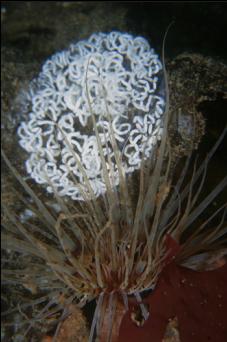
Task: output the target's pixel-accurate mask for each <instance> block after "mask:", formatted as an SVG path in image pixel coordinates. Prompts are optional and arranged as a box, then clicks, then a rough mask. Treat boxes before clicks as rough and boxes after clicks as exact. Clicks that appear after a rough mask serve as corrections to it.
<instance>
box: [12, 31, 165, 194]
mask: <svg viewBox="0 0 227 342" xmlns="http://www.w3.org/2000/svg"><path fill="white" fill-rule="evenodd" d="M163 88H164V86H163V75H162V63H161V62H160V60H159V58H158V55H157V54H156V53H155V52H154V50H153V49H152V48H151V47H150V45H149V43H148V42H147V40H146V39H144V38H142V37H134V36H132V35H130V34H126V33H120V32H111V33H108V34H105V33H96V34H92V35H91V36H90V38H89V39H87V40H83V41H79V42H78V43H76V44H71V45H70V47H69V49H68V50H64V51H62V52H58V53H56V54H55V55H53V56H52V57H51V58H50V59H48V60H47V61H46V62H45V64H44V65H43V67H42V71H41V73H40V74H39V76H38V77H37V78H36V79H35V80H33V81H32V82H31V84H30V88H29V92H28V94H27V103H28V105H27V108H29V110H28V112H27V119H26V120H25V121H24V122H22V123H21V124H20V126H19V128H18V135H19V137H20V145H21V146H22V147H23V148H24V149H25V150H26V151H27V152H28V153H29V158H28V160H27V161H26V169H27V172H28V174H29V175H30V176H31V178H33V179H34V180H35V181H36V182H37V183H40V184H44V185H46V186H47V191H48V192H50V193H51V192H53V191H54V190H53V189H55V191H56V192H57V193H58V195H59V196H69V197H71V198H72V199H73V200H84V194H86V193H87V187H86V186H85V184H84V181H85V179H86V180H88V181H89V184H90V186H91V188H92V191H93V193H94V195H95V196H96V197H97V196H99V195H101V194H103V193H105V191H106V183H105V180H104V174H103V163H102V161H101V156H100V146H101V149H102V153H103V158H104V160H105V163H106V169H107V170H108V172H109V177H110V179H111V182H112V186H113V187H114V186H117V185H118V184H119V170H118V167H117V163H116V160H115V159H116V158H115V153H114V146H115V147H116V146H117V149H118V151H120V154H121V164H122V167H123V169H124V172H125V174H130V173H132V172H133V171H135V170H136V169H139V168H140V165H141V161H142V158H145V159H146V158H148V157H150V156H151V155H152V151H153V149H154V146H155V145H156V144H157V141H158V140H159V139H160V138H161V135H162V121H163V120H162V119H163V113H164V109H165V99H164V97H163V93H164V89H163ZM94 126H95V127H94ZM97 134H98V136H99V138H98V139H97ZM113 139H114V142H115V145H114V143H113ZM88 196H89V195H88Z"/></svg>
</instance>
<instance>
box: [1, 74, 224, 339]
mask: <svg viewBox="0 0 227 342" xmlns="http://www.w3.org/2000/svg"><path fill="white" fill-rule="evenodd" d="M164 73H165V77H166V72H165V70H164ZM166 94H167V103H166V110H165V115H164V122H163V135H162V139H161V141H160V143H159V144H158V146H157V147H156V148H155V149H154V152H153V154H152V156H151V158H150V159H149V160H145V158H144V159H143V161H142V164H141V168H140V171H139V185H138V191H137V194H136V195H135V191H133V193H134V194H133V195H132V191H131V188H130V187H131V186H132V184H133V183H132V182H130V181H129V180H128V178H126V176H125V173H124V169H123V167H122V163H121V152H120V150H119V149H118V145H117V143H116V140H115V137H114V134H113V129H112V121H111V116H110V114H109V112H108V105H107V104H106V109H107V110H106V112H107V113H106V119H107V120H108V121H109V134H110V140H111V144H112V147H113V150H114V162H115V163H116V165H117V169H118V174H119V180H120V181H119V186H118V187H114V186H113V184H112V177H111V171H112V170H113V168H112V164H111V163H112V162H113V160H108V162H107V161H106V159H105V158H104V154H103V150H102V146H101V142H100V138H99V131H98V129H97V127H96V123H95V116H94V115H93V114H92V106H91V105H90V111H91V114H92V120H93V125H94V131H95V134H96V139H97V145H98V148H99V156H100V158H101V163H102V168H103V174H104V179H105V184H106V189H107V191H106V193H105V194H103V195H102V196H101V197H100V198H99V199H95V196H94V193H93V190H92V187H91V186H90V183H89V180H88V178H87V177H86V173H85V171H84V170H83V167H82V165H81V164H80V161H79V160H78V158H77V156H76V155H74V157H75V159H76V162H77V164H78V165H79V168H80V171H81V173H82V174H83V175H84V179H85V184H86V188H87V192H86V193H85V192H83V191H82V193H83V196H84V200H85V201H84V202H83V203H80V202H78V203H74V204H68V203H67V202H66V200H65V199H64V198H62V197H60V196H59V195H58V193H57V191H56V190H55V189H54V188H53V190H54V193H55V197H56V200H57V202H58V204H59V206H60V208H61V210H60V211H61V213H60V214H59V215H57V214H56V212H54V211H53V210H51V209H50V208H48V207H47V206H46V205H45V203H44V202H43V201H42V200H41V199H40V198H39V197H38V196H37V194H36V193H35V192H34V191H33V190H32V188H31V187H30V186H29V185H28V183H27V182H26V181H25V180H24V179H23V177H22V176H21V175H20V174H19V173H18V171H17V170H16V169H15V168H14V167H13V166H12V164H11V162H10V161H9V159H8V158H7V156H6V155H5V153H4V152H2V156H3V158H4V161H5V163H6V164H7V166H8V167H9V169H10V170H11V172H12V173H13V175H14V176H15V178H16V179H17V181H18V182H19V183H20V185H21V186H22V188H23V190H24V191H25V192H26V193H27V194H26V199H25V197H23V195H21V194H19V193H18V194H17V197H18V201H21V202H23V203H24V204H25V205H26V206H27V208H29V210H31V211H32V213H33V215H34V217H35V220H33V219H31V220H28V221H26V222H24V223H22V222H21V220H20V217H19V216H18V215H17V214H16V213H15V212H14V211H13V210H12V209H10V208H9V206H7V205H4V203H3V209H4V215H5V217H6V218H7V220H8V222H7V224H6V225H5V227H4V228H5V229H4V231H3V247H4V248H6V249H10V250H12V251H16V252H19V253H21V254H25V255H31V256H32V257H34V261H33V264H31V268H34V270H33V271H30V270H28V269H25V270H24V269H22V270H10V269H6V270H3V282H6V283H12V284H22V285H23V284H24V285H25V286H27V287H28V283H29V284H33V285H34V286H35V287H37V288H38V289H39V290H40V292H42V291H43V292H44V294H43V295H42V296H41V297H40V298H38V299H37V298H36V299H34V300H32V301H31V302H29V303H26V302H25V303H24V304H22V305H21V306H20V310H22V311H23V310H25V309H26V308H27V307H28V306H31V307H33V308H34V307H35V306H36V305H39V304H43V308H42V310H41V311H40V312H38V313H37V314H36V315H35V317H32V318H31V320H30V321H25V323H28V329H30V328H31V327H32V326H33V325H34V324H35V323H36V322H39V321H40V320H41V319H45V318H48V317H49V316H50V315H54V314H56V313H58V312H59V311H60V310H62V314H61V317H60V318H59V317H58V321H61V320H62V319H64V318H65V317H66V314H67V307H68V305H69V304H70V303H72V302H75V303H77V304H78V305H79V306H83V305H85V304H86V303H88V302H89V301H91V300H93V299H96V310H95V314H94V318H93V323H92V326H91V329H90V337H89V341H92V340H93V337H94V334H95V329H96V335H97V336H98V339H99V340H100V341H101V340H105V341H111V340H113V339H114V338H115V337H116V336H115V332H114V331H112V329H111V327H112V323H113V321H114V319H115V314H116V307H117V302H119V301H121V302H122V303H123V304H124V306H125V309H126V310H127V308H128V297H129V296H134V297H135V298H136V300H137V302H138V303H140V307H141V312H142V314H143V317H144V319H146V318H147V316H148V315H149V312H148V311H147V309H146V308H145V306H144V305H143V304H142V302H141V294H142V292H143V291H144V290H150V289H153V288H154V287H155V285H156V283H157V279H158V276H159V274H160V272H161V271H162V269H163V267H164V265H165V262H166V260H167V257H168V255H169V252H170V251H169V249H168V247H167V244H166V238H167V236H171V237H172V238H173V239H175V240H176V241H177V242H179V243H181V238H182V236H183V235H184V234H185V236H186V238H185V239H184V243H183V244H182V246H181V250H180V252H179V254H178V260H179V262H182V261H183V260H186V259H187V258H189V257H190V256H193V255H196V254H199V253H202V252H203V251H208V250H212V249H215V248H217V249H219V248H220V249H221V248H222V247H223V245H224V243H226V239H225V240H224V234H226V232H227V231H226V230H227V228H226V225H225V221H224V220H225V213H226V205H223V206H222V207H221V208H219V209H218V210H217V211H216V212H215V213H213V214H212V215H211V216H210V217H209V218H208V219H207V220H206V221H205V222H203V223H202V224H200V226H199V227H197V229H196V230H194V229H193V225H194V222H195V220H196V219H197V218H198V216H199V215H200V214H201V213H202V212H203V211H204V210H205V209H206V208H207V207H208V206H209V204H210V203H211V202H212V201H213V200H214V198H215V197H216V196H217V195H218V194H219V193H220V192H221V191H222V190H223V189H224V187H225V186H226V184H227V177H225V178H224V179H223V180H222V181H221V182H220V183H219V184H218V185H217V186H216V187H215V188H214V190H213V191H212V192H211V193H210V194H209V195H208V196H207V197H205V198H203V199H202V201H201V202H200V203H198V198H199V195H200V194H201V191H202V189H203V185H204V181H205V177H206V170H207V166H208V163H209V161H210V159H211V157H212V155H213V154H214V152H215V150H216V149H217V147H218V145H219V144H220V142H221V140H222V139H223V137H224V135H225V133H226V129H225V130H224V131H223V133H222V134H221V136H220V138H219V140H218V141H217V143H216V144H215V146H214V147H213V149H212V150H211V151H210V153H209V154H208V155H207V157H206V159H205V160H204V161H203V163H201V164H200V166H199V167H196V165H194V167H193V171H192V176H191V180H190V181H189V183H187V184H186V185H185V176H186V174H187V171H188V168H189V165H190V158H188V159H187V161H186V163H185V167H184V168H183V170H182V172H181V174H180V176H179V178H178V181H177V182H173V181H172V179H173V178H172V175H173V174H174V169H173V164H174V163H173V161H172V159H171V144H170V141H169V138H168V123H169V103H168V86H167V80H166ZM87 95H88V91H87ZM88 101H89V95H88ZM57 129H59V130H60V127H57ZM61 133H62V134H63V136H64V139H65V141H66V143H67V144H68V146H69V148H70V142H69V141H67V136H65V135H64V132H62V131H61ZM71 150H72V154H73V149H72V148H71ZM72 178H73V175H72ZM49 185H50V186H52V184H51V182H50V180H49ZM28 197H29V198H30V199H29V200H28ZM219 214H221V220H220V222H219V224H218V225H217V226H216V227H215V229H212V230H209V231H208V232H207V230H206V227H207V226H208V225H209V223H210V222H211V221H212V220H213V219H214V217H216V215H219ZM187 232H190V234H187ZM11 312H12V310H8V311H7V312H6V313H11ZM104 318H105V320H106V321H107V322H108V329H107V331H108V332H107V334H106V332H105V334H106V335H105V337H103V335H102V333H103V332H102V331H103V330H102V327H103V324H104ZM28 329H27V330H26V331H25V333H27V331H28Z"/></svg>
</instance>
